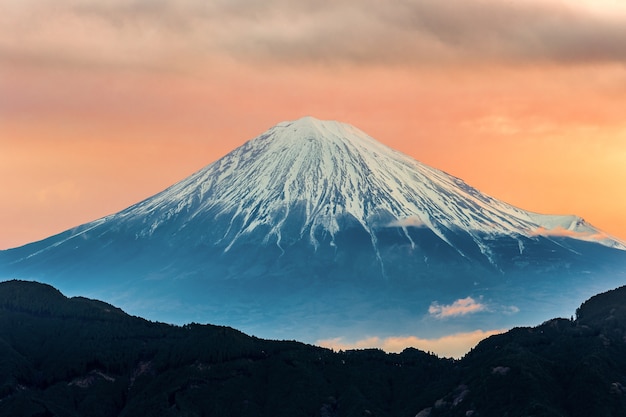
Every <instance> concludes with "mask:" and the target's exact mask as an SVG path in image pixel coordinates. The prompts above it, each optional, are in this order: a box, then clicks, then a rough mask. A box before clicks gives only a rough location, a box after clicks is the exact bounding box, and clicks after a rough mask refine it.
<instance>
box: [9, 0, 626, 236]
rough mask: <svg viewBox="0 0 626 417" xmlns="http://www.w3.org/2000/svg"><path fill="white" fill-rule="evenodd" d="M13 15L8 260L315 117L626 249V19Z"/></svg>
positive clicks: (254, 5) (369, 11)
mask: <svg viewBox="0 0 626 417" xmlns="http://www.w3.org/2000/svg"><path fill="white" fill-rule="evenodd" d="M0 7H1V9H2V13H1V15H0V230H2V233H1V234H0V248H9V247H14V246H18V245H22V244H25V243H27V242H30V241H34V240H38V239H42V238H44V237H47V236H49V235H51V234H53V233H57V232H60V231H62V230H65V229H67V228H69V227H73V226H76V225H78V224H81V223H84V222H87V221H91V220H94V219H96V218H99V217H102V216H104V215H107V214H110V213H113V212H116V211H119V210H121V209H123V208H125V207H127V206H129V205H131V204H133V203H135V202H137V201H140V200H142V199H143V198H146V197H148V196H150V195H152V194H154V193H156V192H158V191H160V190H162V189H164V188H165V187H166V186H168V185H170V184H173V183H175V182H176V181H178V180H180V179H182V178H184V177H186V176H187V175H189V174H191V173H192V172H194V171H196V170H198V169H200V168H202V167H203V166H205V165H207V164H209V163H210V162H212V161H214V160H216V159H218V158H219V157H221V156H223V155H224V154H226V153H227V152H229V151H230V150H231V149H233V148H235V147H236V146H238V145H240V144H242V143H243V142H245V141H246V140H248V139H251V138H253V137H255V136H256V135H258V134H260V133H261V132H263V131H265V130H266V129H267V128H269V127H270V126H272V125H274V124H275V123H277V122H279V121H282V120H292V119H297V118H299V117H301V116H304V115H312V116H315V117H318V118H321V119H332V120H341V121H344V122H347V123H351V124H353V125H355V126H358V127H359V128H361V129H363V130H364V131H366V132H368V133H369V134H370V135H372V136H373V137H375V138H376V139H378V140H380V141H381V142H383V143H385V144H387V145H389V146H391V147H393V148H395V149H398V150H400V151H402V152H404V153H407V154H409V155H410V156H412V157H414V158H416V159H418V160H420V161H422V162H425V163H427V164H429V165H432V166H434V167H437V168H439V169H442V170H444V171H447V172H449V173H450V174H453V175H455V176H458V177H461V178H463V179H464V180H465V181H466V182H467V183H468V184H471V185H472V186H475V187H477V188H479V189H480V190H481V191H484V192H486V193H487V194H490V195H492V196H494V197H497V198H498V199H500V200H504V201H506V202H508V203H511V204H513V205H516V206H519V207H523V208H524V209H528V210H533V211H537V212H542V213H558V214H577V215H579V216H582V217H583V218H585V219H586V220H587V221H589V222H590V223H592V224H593V225H595V226H597V227H599V228H600V229H602V230H604V231H605V232H608V233H610V234H612V235H614V236H616V237H618V238H621V239H622V240H626V216H624V213H626V193H624V191H623V190H624V182H625V179H626V119H625V118H624V109H626V87H625V86H626V65H624V64H625V63H626V37H625V36H624V28H625V27H626V7H625V6H624V4H623V2H620V1H610V0H609V1H594V2H592V1H578V2H564V1H557V0H534V1H521V0H516V1H508V2H502V1H497V0H487V1H481V2H475V1H469V0H466V1H464V0H450V1H446V2H441V1H435V0H424V1H409V2H394V3H389V2H377V1H372V0H366V1H361V0H359V1H357V0H340V1H334V2H313V1H308V0H307V1H298V2H288V1H284V0H270V1H267V0H265V1H259V0H244V1H239V2H230V1H214V2H204V1H200V0H186V1H177V2H146V1H138V0H135V1H126V0H124V1H122V0H111V1H107V2H92V1H86V0H60V1H56V2H46V1H44V2H18V1H12V0H0Z"/></svg>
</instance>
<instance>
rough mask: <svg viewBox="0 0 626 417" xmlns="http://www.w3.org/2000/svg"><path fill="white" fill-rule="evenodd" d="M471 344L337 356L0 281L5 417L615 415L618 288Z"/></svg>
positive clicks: (624, 311)
mask: <svg viewBox="0 0 626 417" xmlns="http://www.w3.org/2000/svg"><path fill="white" fill-rule="evenodd" d="M576 313H577V319H576V320H564V319H554V320H550V321H548V322H545V323H544V324H542V325H540V326H538V327H535V328H517V329H513V330H511V331H509V332H507V333H506V334H503V335H498V336H493V337H491V338H489V339H487V340H485V341H483V342H482V343H480V344H479V345H478V346H477V347H476V348H475V349H474V350H473V351H472V352H470V353H469V354H468V355H467V356H466V357H465V358H464V359H462V360H460V361H453V360H449V359H439V358H437V357H435V356H433V355H429V354H426V353H424V352H421V351H419V350H416V349H407V350H405V351H404V352H402V353H401V354H385V353H384V352H382V351H379V350H360V351H347V352H332V351H330V350H328V349H323V348H319V347H315V346H309V345H305V344H302V343H298V342H289V341H282V342H279V341H268V340H261V339H257V338H254V337H250V336H247V335H245V334H243V333H241V332H238V331H237V330H234V329H231V328H227V327H218V326H211V325H199V324H190V325H186V326H183V327H178V326H170V325H167V324H162V323H153V322H149V321H146V320H144V319H141V318H138V317H131V316H128V315H127V314H125V313H124V312H123V311H121V310H119V309H117V308H115V307H113V306H111V305H108V304H106V303H102V302H99V301H94V300H89V299H86V298H81V297H76V298H71V299H68V298H66V297H65V296H63V295H62V294H61V293H60V292H59V291H57V290H56V289H54V288H52V287H50V286H48V285H44V284H39V283H34V282H24V281H8V282H4V283H0V415H2V416H323V417H327V416H363V415H365V416H376V415H379V416H415V415H418V416H420V417H425V416H430V417H436V416H464V417H468V416H473V417H477V416H511V417H513V416H585V417H587V416H624V415H626V395H625V393H626V341H625V335H626V287H622V288H619V289H617V290H614V291H610V292H607V293H605V294H601V295H598V296H595V297H593V298H591V299H590V300H588V301H587V302H585V303H584V304H583V305H582V306H581V307H580V308H579V309H578V310H577V312H576Z"/></svg>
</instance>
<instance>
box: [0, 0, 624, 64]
mask: <svg viewBox="0 0 626 417" xmlns="http://www.w3.org/2000/svg"><path fill="white" fill-rule="evenodd" d="M5 6H6V7H5V8H4V9H5V10H3V17H0V28H1V29H0V39H1V40H0V61H4V60H7V59H8V60H17V61H19V60H25V61H29V60H30V61H33V63H41V62H50V63H52V62H54V63H56V64H59V65H63V64H65V65H97V66H99V65H103V66H106V65H108V66H119V67H122V68H124V67H141V68H143V67H148V68H149V67H151V66H158V65H164V66H170V67H172V68H179V67H180V66H181V65H182V66H184V65H190V66H193V65H194V64H198V62H206V61H211V60H213V59H215V58H217V57H219V56H222V57H229V58H234V59H235V60H243V61H247V62H251V63H256V64H258V63H265V64H269V65H276V64H278V65H282V64H291V65H310V64H320V65H327V64H331V65H334V64H357V65H374V66H376V65H399V66H406V65H408V66H413V65H426V66H431V65H437V64H442V63H444V64H453V65H456V64H459V63H461V62H465V63H470V62H471V63H477V64H484V63H494V62H495V63H500V64H510V63H514V64H519V63H525V62H529V63H537V62H550V63H560V64H565V65H569V64H580V63H582V64H586V63H590V62H592V63H597V62H619V63H623V62H624V61H626V41H625V40H624V37H623V36H622V35H623V28H624V27H626V14H624V13H614V14H610V13H605V14H600V13H597V12H593V11H590V10H589V9H588V8H585V7H584V6H582V5H580V4H578V3H563V2H557V1H555V0H544V1H508V2H502V1H500V0H483V1H467V0H448V1H445V2H442V1H438V0H413V1H403V2H380V1H376V0H336V1H309V0H305V1H297V2H293V1H287V0H264V1H261V0H239V1H235V0H231V1H226V0H216V1H211V2H205V1H201V0H183V1H177V2H171V1H163V0H153V1H147V0H134V1H132V0H131V1H126V0H124V1H122V0H111V1H107V2H93V1H86V0H65V1H59V2H13V3H11V4H8V5H5Z"/></svg>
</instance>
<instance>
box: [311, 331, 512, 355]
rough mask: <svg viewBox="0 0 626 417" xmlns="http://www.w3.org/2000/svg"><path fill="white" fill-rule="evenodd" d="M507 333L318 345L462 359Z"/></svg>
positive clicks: (321, 342)
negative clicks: (417, 351)
mask: <svg viewBox="0 0 626 417" xmlns="http://www.w3.org/2000/svg"><path fill="white" fill-rule="evenodd" d="M505 331H506V330H503V329H498V330H487V331H483V330H475V331H472V332H465V333H454V334H451V335H447V336H443V337H439V338H434V339H423V338H420V337H417V336H395V337H386V338H379V337H369V338H366V339H362V340H357V341H354V342H350V341H346V340H344V339H343V338H341V337H338V338H334V339H326V340H319V341H317V342H316V344H317V345H319V346H323V347H326V348H330V349H335V350H348V349H367V348H378V349H382V350H384V351H386V352H401V351H402V350H404V349H406V348H408V347H414V348H417V349H420V350H423V351H427V352H433V353H436V354H437V355H439V356H444V357H452V358H460V357H462V356H463V355H465V354H466V353H467V352H468V351H469V350H470V349H472V348H473V347H474V346H476V344H478V342H480V341H481V340H483V339H485V338H487V337H490V336H493V335H495V334H500V333H503V332H505Z"/></svg>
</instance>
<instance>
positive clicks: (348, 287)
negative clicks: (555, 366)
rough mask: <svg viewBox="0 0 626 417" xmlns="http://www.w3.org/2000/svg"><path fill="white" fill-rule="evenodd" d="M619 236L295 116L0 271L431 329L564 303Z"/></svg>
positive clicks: (6, 256)
mask: <svg viewBox="0 0 626 417" xmlns="http://www.w3.org/2000/svg"><path fill="white" fill-rule="evenodd" d="M624 249H626V247H625V246H624V245H623V243H621V242H619V241H617V240H616V239H613V238H611V237H610V236H607V235H606V234H604V233H602V232H600V231H598V230H597V229H595V228H594V227H593V226H591V225H589V224H588V223H586V222H585V221H584V220H583V219H581V218H579V217H577V216H555V215H541V214H537V213H531V212H528V211H524V210H521V209H519V208H516V207H513V206H511V205H509V204H507V203H504V202H501V201H498V200H497V199H494V198H492V197H489V196H487V195H484V194H482V193H480V192H479V191H478V190H476V189H474V188H472V187H470V186H469V185H467V184H466V183H465V182H463V181H462V180H460V179H458V178H455V177H453V176H450V175H448V174H446V173H444V172H442V171H440V170H437V169H434V168H431V167H429V166H427V165H424V164H422V163H420V162H418V161H416V160H414V159H412V158H410V157H408V156H407V155H404V154H402V153H400V152H397V151H395V150H393V149H390V148H389V147H387V146H385V145H383V144H381V143H379V142H377V141H376V140H374V139H372V138H371V137H369V136H368V135H367V134H365V133H363V132H362V131H360V130H358V129H356V128H355V127H353V126H350V125H347V124H343V123H339V122H334V121H320V120H317V119H314V118H312V117H305V118H302V119H299V120H296V121H292V122H284V123H280V124H278V125H276V126H274V127H272V128H271V129H269V130H268V131H267V132H265V133H263V134H262V135H260V136H258V137H257V138H255V139H252V140H250V141H248V142H247V143H245V144H244V145H243V146H241V147H239V148H237V149H235V150H234V151H232V152H231V153H229V154H228V155H226V156H224V157H223V158H221V159H219V160H218V161H216V162H214V163H212V164H210V165H208V166H207V167H205V168H204V169H202V170H200V171H198V172H196V173H195V174H193V175H191V176H190V177H188V178H186V179H184V180H182V181H180V182H179V183H177V184H175V185H173V186H171V187H169V188H168V189H166V190H164V191H163V192H161V193H159V194H157V195H155V196H153V197H151V198H148V199H147V200H144V201H142V202H140V203H138V204H136V205H133V206H131V207H129V208H128V209H126V210H123V211H121V212H119V213H116V214H113V215H110V216H107V217H105V218H102V219H99V220H96V221H94V222H91V223H87V224H84V225H82V226H79V227H77V228H75V229H72V230H68V231H66V232H63V233H61V234H59V235H56V236H52V237H50V238H48V239H45V240H42V241H40V242H35V243H32V244H29V245H26V246H23V247H20V248H16V249H11V250H8V251H3V252H2V253H0V277H2V278H22V279H38V280H41V281H44V282H47V283H50V284H52V285H55V286H57V287H58V288H60V289H61V290H62V291H64V292H66V293H70V294H73V293H74V294H77V293H80V294H87V295H88V296H91V297H95V298H100V299H104V300H106V301H108V302H112V303H115V304H117V305H120V306H122V307H123V308H124V309H125V310H126V311H130V312H132V313H134V314H140V315H142V316H146V317H148V318H152V319H158V320H162V321H167V322H176V323H183V322H189V321H200V322H207V321H208V322H213V323H219V324H227V325H231V326H234V327H237V328H240V329H242V330H244V331H246V332H249V333H253V334H257V335H260V336H264V337H279V338H298V339H301V340H306V341H315V340H318V339H319V338H327V337H332V336H334V335H344V336H347V337H352V338H358V337H362V336H364V335H372V334H380V332H381V331H382V332H384V333H385V334H386V335H393V334H416V332H417V333H419V334H428V335H429V336H431V337H436V336H441V335H443V334H444V333H445V332H449V331H452V330H454V331H465V330H472V329H476V328H482V329H484V328H502V327H503V326H504V327H506V326H511V325H514V324H518V323H522V324H523V323H527V322H532V320H534V319H535V317H536V315H537V314H540V315H541V317H546V316H548V317H549V316H554V315H559V314H560V313H561V312H562V311H564V312H568V311H572V309H573V308H575V306H576V305H577V304H579V303H580V302H581V301H582V300H584V299H585V298H586V297H588V296H590V295H591V294H593V293H595V292H599V291H603V290H606V289H607V288H611V287H613V286H616V285H619V283H621V282H623V280H624V278H625V274H624V271H625V270H626V268H625V267H624V265H626V262H625V258H626V252H625V251H624ZM455 306H456V307H459V308H456V309H455ZM446 307H451V308H452V309H450V308H446ZM503 313H506V314H503ZM433 324H436V326H433ZM381 329H384V330H381Z"/></svg>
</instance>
